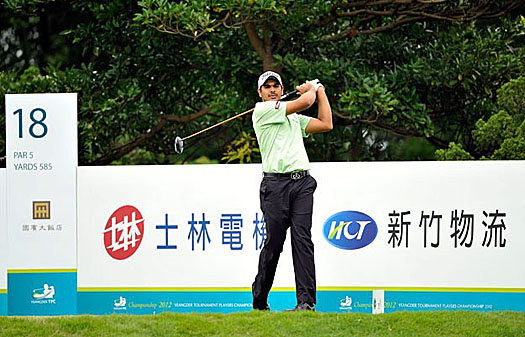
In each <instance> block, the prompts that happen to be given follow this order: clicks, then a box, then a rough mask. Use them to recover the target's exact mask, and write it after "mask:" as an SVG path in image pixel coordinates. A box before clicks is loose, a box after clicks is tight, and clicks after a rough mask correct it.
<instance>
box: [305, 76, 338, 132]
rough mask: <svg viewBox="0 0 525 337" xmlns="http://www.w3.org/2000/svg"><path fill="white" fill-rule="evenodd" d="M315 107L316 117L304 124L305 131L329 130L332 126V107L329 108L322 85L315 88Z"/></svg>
mask: <svg viewBox="0 0 525 337" xmlns="http://www.w3.org/2000/svg"><path fill="white" fill-rule="evenodd" d="M317 107H318V115H317V118H312V119H310V122H308V125H307V126H306V130H305V132H306V133H316V132H324V131H330V130H332V129H333V127H334V126H333V124H332V108H330V102H328V97H327V96H326V92H325V90H324V87H323V86H321V87H319V89H317Z"/></svg>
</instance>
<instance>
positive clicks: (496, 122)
mask: <svg viewBox="0 0 525 337" xmlns="http://www.w3.org/2000/svg"><path fill="white" fill-rule="evenodd" d="M515 132H516V128H515V127H514V119H513V118H512V117H511V116H510V115H509V114H508V113H507V112H506V111H503V110H501V111H500V112H498V113H497V114H495V115H492V116H490V118H489V119H488V121H486V122H485V121H484V120H482V119H480V120H479V121H477V122H476V129H475V130H474V131H472V136H473V137H474V142H475V144H476V150H477V151H478V152H479V153H484V154H486V153H492V152H494V151H495V150H496V149H498V148H499V147H500V146H501V144H502V143H503V141H504V140H505V139H507V138H510V137H513V136H514V134H515Z"/></svg>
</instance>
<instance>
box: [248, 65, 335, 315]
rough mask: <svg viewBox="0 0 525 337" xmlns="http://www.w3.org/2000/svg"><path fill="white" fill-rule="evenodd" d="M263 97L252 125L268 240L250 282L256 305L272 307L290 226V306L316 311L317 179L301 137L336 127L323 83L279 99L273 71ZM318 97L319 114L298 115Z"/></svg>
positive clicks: (261, 89)
mask: <svg viewBox="0 0 525 337" xmlns="http://www.w3.org/2000/svg"><path fill="white" fill-rule="evenodd" d="M257 84H258V89H257V91H258V93H259V96H260V97H261V98H262V102H259V103H257V104H256V105H255V110H254V112H253V115H252V122H253V128H254V129H255V134H256V136H257V142H258V143H259V148H260V151H261V155H262V166H263V171H264V177H263V180H262V182H261V188H260V199H261V209H262V211H263V214H264V219H265V222H266V234H267V236H266V240H265V242H264V246H263V248H262V250H261V255H260V256H259V267H258V273H257V276H256V277H255V282H253V285H252V293H253V308H254V309H257V310H270V307H269V305H268V293H269V292H270V289H271V288H272V284H273V279H274V276H275V270H276V269H277V263H278V262H279V256H280V255H281V252H282V250H283V245H284V241H285V239H286V232H287V230H288V228H290V232H291V239H292V256H293V265H294V272H295V284H296V296H297V305H296V306H295V308H294V309H291V310H290V311H306V310H311V311H315V304H316V283H315V264H314V244H313V242H312V234H311V228H312V209H313V194H314V191H315V189H316V187H317V182H316V181H315V179H314V178H313V177H312V176H311V175H310V173H309V171H308V170H309V161H308V155H307V154H306V150H305V148H304V144H303V139H302V138H303V137H308V134H310V133H315V132H323V131H329V130H331V129H332V110H331V108H330V104H329V102H328V98H327V97H326V93H325V90H324V87H323V86H322V84H320V83H319V81H318V80H314V81H308V82H306V83H304V84H302V85H300V86H298V87H297V88H296V89H297V90H298V93H299V94H300V95H301V96H300V97H299V98H298V99H296V100H294V101H290V102H281V101H280V99H281V96H282V95H283V93H284V86H283V81H282V79H281V76H280V75H279V74H278V73H276V72H273V71H267V72H265V73H263V74H262V75H261V76H260V77H259V80H258V83H257ZM316 98H317V102H318V103H317V104H318V117H317V118H311V117H307V116H303V115H300V114H297V112H300V111H303V110H306V109H308V108H309V107H310V106H311V105H312V104H314V102H315V99H316Z"/></svg>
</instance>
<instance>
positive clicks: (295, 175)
mask: <svg viewBox="0 0 525 337" xmlns="http://www.w3.org/2000/svg"><path fill="white" fill-rule="evenodd" d="M302 173H303V172H292V174H291V175H290V178H292V179H293V180H299V179H301V178H302V177H303V174H302Z"/></svg>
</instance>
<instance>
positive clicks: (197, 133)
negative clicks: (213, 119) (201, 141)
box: [182, 108, 254, 141]
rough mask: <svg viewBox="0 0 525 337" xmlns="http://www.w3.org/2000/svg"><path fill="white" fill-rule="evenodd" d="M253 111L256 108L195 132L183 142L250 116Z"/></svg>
mask: <svg viewBox="0 0 525 337" xmlns="http://www.w3.org/2000/svg"><path fill="white" fill-rule="evenodd" d="M253 110H254V108H251V109H250V110H246V111H245V112H241V113H240V114H238V115H235V116H233V117H230V118H228V119H225V120H223V121H222V122H219V123H217V124H214V125H212V126H210V127H207V128H206V129H204V130H201V131H199V132H195V133H194V134H192V135H189V136H187V137H184V138H183V139H182V140H183V141H184V140H186V139H190V138H191V137H195V136H198V135H200V134H201V133H203V132H206V131H208V130H211V129H213V128H216V127H218V126H221V125H222V124H224V123H228V122H229V121H232V120H234V119H235V118H239V117H241V116H244V115H246V114H249V113H250V112H252V111H253Z"/></svg>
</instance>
